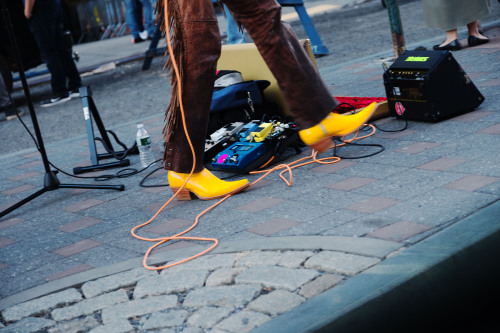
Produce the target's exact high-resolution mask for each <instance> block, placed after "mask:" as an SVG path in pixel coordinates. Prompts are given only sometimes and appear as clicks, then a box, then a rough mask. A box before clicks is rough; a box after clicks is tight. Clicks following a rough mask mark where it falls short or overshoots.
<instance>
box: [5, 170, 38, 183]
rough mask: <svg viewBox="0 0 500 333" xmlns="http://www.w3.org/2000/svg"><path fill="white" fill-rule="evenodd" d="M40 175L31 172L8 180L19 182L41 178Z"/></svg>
mask: <svg viewBox="0 0 500 333" xmlns="http://www.w3.org/2000/svg"><path fill="white" fill-rule="evenodd" d="M39 175H40V173H39V172H34V171H31V172H26V173H23V174H20V175H17V176H13V177H10V178H8V179H9V180H13V181H19V180H24V179H28V178H32V177H36V176H39Z"/></svg>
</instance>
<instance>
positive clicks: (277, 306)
mask: <svg viewBox="0 0 500 333" xmlns="http://www.w3.org/2000/svg"><path fill="white" fill-rule="evenodd" d="M305 300H306V299H305V298H304V297H302V296H299V295H297V294H294V293H291V292H289V291H285V290H274V291H272V292H270V293H269V294H266V295H261V296H259V297H258V298H257V299H255V300H253V301H252V302H250V304H248V306H247V309H249V310H253V311H256V312H261V313H264V314H268V315H271V316H276V315H279V314H281V313H284V312H286V311H289V310H291V309H293V308H295V307H297V306H298V305H299V304H300V303H302V302H304V301H305Z"/></svg>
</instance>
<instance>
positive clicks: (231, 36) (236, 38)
mask: <svg viewBox="0 0 500 333" xmlns="http://www.w3.org/2000/svg"><path fill="white" fill-rule="evenodd" d="M224 13H225V14H226V22H227V43H228V44H242V43H246V41H245V31H244V30H243V29H242V30H240V27H238V23H236V21H235V19H234V17H233V14H231V12H230V11H229V9H228V8H227V7H226V5H224Z"/></svg>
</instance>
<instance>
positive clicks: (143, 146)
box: [136, 124, 155, 168]
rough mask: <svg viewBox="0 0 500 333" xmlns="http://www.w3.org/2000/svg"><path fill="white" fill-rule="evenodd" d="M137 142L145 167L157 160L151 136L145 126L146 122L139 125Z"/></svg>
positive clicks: (142, 163)
mask: <svg viewBox="0 0 500 333" xmlns="http://www.w3.org/2000/svg"><path fill="white" fill-rule="evenodd" d="M136 142H137V148H139V154H140V157H141V165H142V167H143V168H145V167H147V166H148V165H150V164H151V163H153V162H154V161H155V156H154V154H153V146H152V145H151V138H150V136H149V134H148V132H147V131H146V129H145V128H144V124H138V125H137V135H136Z"/></svg>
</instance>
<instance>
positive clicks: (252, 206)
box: [236, 197, 285, 213]
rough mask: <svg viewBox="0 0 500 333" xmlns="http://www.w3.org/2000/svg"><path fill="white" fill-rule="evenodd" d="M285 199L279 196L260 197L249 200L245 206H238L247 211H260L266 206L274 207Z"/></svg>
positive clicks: (239, 208)
mask: <svg viewBox="0 0 500 333" xmlns="http://www.w3.org/2000/svg"><path fill="white" fill-rule="evenodd" d="M283 201H285V200H284V199H279V198H270V197H265V198H260V199H257V200H255V201H252V202H249V203H247V204H245V205H243V206H239V207H236V209H238V210H242V211H246V212H253V213H256V212H260V211H262V210H264V209H266V208H269V207H272V206H274V205H277V204H279V203H282V202H283Z"/></svg>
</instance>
